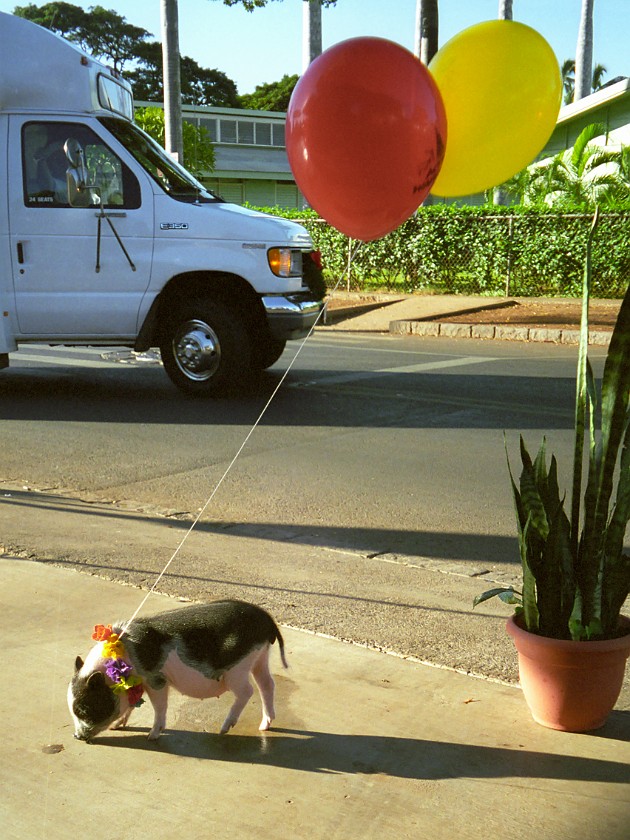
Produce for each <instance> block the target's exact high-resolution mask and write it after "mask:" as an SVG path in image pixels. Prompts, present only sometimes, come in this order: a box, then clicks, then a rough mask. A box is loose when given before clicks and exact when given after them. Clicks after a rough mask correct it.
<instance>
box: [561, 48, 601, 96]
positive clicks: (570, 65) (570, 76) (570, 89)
mask: <svg viewBox="0 0 630 840" xmlns="http://www.w3.org/2000/svg"><path fill="white" fill-rule="evenodd" d="M607 72H608V71H607V70H606V68H605V67H604V65H603V64H596V65H595V67H594V68H593V78H592V80H591V91H590V92H592V93H594V92H595V91H596V90H600V88H601V87H602V86H603V82H604V73H607ZM561 73H562V86H563V88H564V104H565V105H570V104H571V102H573V98H574V95H575V60H574V59H573V58H567V60H566V61H565V62H564V63H563V65H562V68H561Z"/></svg>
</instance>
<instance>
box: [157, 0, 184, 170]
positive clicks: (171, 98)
mask: <svg viewBox="0 0 630 840" xmlns="http://www.w3.org/2000/svg"><path fill="white" fill-rule="evenodd" d="M160 12H161V22H162V63H163V64H162V72H163V75H164V148H165V149H166V151H167V152H169V153H170V154H172V155H174V156H176V158H177V160H178V161H179V162H180V163H182V162H183V160H184V141H183V136H182V95H181V76H180V67H179V22H178V16H177V0H161V5H160Z"/></svg>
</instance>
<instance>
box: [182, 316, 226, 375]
mask: <svg viewBox="0 0 630 840" xmlns="http://www.w3.org/2000/svg"><path fill="white" fill-rule="evenodd" d="M173 355H174V357H175V361H176V362H177V366H178V367H179V369H180V370H181V371H182V373H183V374H185V375H186V376H187V377H188V378H189V379H195V380H198V381H200V380H201V381H203V380H206V379H210V377H212V376H214V374H215V373H216V372H217V369H218V367H219V364H220V363H221V345H220V344H219V338H218V336H217V334H216V333H215V332H214V330H213V329H211V328H210V327H209V326H208V324H205V323H204V322H203V321H188V322H187V323H186V324H184V325H183V326H182V328H181V330H180V331H179V332H178V334H177V335H176V336H175V338H174V339H173Z"/></svg>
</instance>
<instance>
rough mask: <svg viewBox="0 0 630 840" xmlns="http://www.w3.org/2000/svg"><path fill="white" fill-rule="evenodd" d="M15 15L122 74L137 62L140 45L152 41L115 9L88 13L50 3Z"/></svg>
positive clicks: (92, 9) (93, 9) (97, 8)
mask: <svg viewBox="0 0 630 840" xmlns="http://www.w3.org/2000/svg"><path fill="white" fill-rule="evenodd" d="M13 13H14V14H15V15H18V16H19V17H23V18H27V19H28V20H32V21H33V22H34V23H38V24H39V25H40V26H45V27H46V28H47V29H51V30H52V31H53V32H57V33H58V34H59V35H62V36H63V37H64V38H67V39H68V40H69V41H74V43H77V44H79V45H80V46H81V48H82V49H84V50H85V51H86V52H89V53H91V54H92V55H94V56H96V57H97V58H104V59H106V60H108V61H110V62H111V63H112V65H113V67H114V69H115V70H122V68H123V66H124V64H125V62H128V61H133V60H134V59H135V58H136V57H137V54H138V44H139V43H141V42H142V41H144V40H146V39H147V38H150V37H151V33H150V32H147V30H146V29H142V28H141V27H140V26H134V25H133V24H131V23H128V22H127V20H126V18H124V17H123V16H121V15H119V14H118V13H117V12H115V11H113V9H110V10H108V9H105V8H103V6H90V9H89V11H88V12H86V11H85V10H84V9H81V8H80V7H79V6H74V5H72V3H46V4H45V5H43V6H41V7H37V6H35V4H33V3H30V4H29V5H28V6H16V7H15V9H14V10H13Z"/></svg>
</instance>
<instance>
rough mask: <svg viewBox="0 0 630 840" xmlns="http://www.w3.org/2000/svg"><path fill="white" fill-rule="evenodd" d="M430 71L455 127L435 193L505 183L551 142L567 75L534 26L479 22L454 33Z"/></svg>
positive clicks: (456, 192) (478, 189) (480, 189)
mask: <svg viewBox="0 0 630 840" xmlns="http://www.w3.org/2000/svg"><path fill="white" fill-rule="evenodd" d="M429 70H430V72H431V74H432V76H433V78H434V79H435V82H436V84H437V86H438V88H439V90H440V93H441V94H442V100H443V102H444V108H445V110H446V119H447V124H448V134H447V141H446V154H445V155H444V162H443V164H442V168H441V170H440V173H439V175H438V177H437V179H436V180H435V183H434V185H433V188H432V190H431V192H432V193H434V194H435V195H439V196H458V195H460V196H461V195H471V194H472V193H478V192H483V191H484V190H487V189H489V188H490V187H494V186H496V185H497V184H502V183H503V182H504V181H507V180H508V178H511V177H512V175H514V174H516V173H517V172H520V170H521V169H523V168H524V167H526V166H527V165H528V164H530V163H531V162H532V160H533V159H534V158H535V157H536V155H537V154H538V153H539V152H540V150H541V149H542V148H543V147H544V145H545V143H546V142H547V140H548V139H549V137H550V135H551V133H552V131H553V129H554V126H555V124H556V120H557V118H558V111H559V109H560V103H561V97H562V79H561V76H560V68H559V66H558V61H557V59H556V57H555V55H554V52H553V50H552V49H551V47H550V46H549V44H548V43H547V41H545V39H544V38H543V37H542V35H540V34H539V33H538V32H536V30H534V29H532V28H531V27H529V26H526V25H525V24H523V23H517V22H516V21H511V20H489V21H485V22H484V23H478V24H476V25H475V26H471V27H469V28H468V29H464V30H463V31H462V32H460V33H459V34H458V35H455V37H454V38H451V40H450V41H448V42H447V43H446V44H445V45H444V46H443V47H442V48H441V49H440V50H439V51H438V52H437V53H436V54H435V56H434V57H433V60H432V61H431V63H430V64H429Z"/></svg>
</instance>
